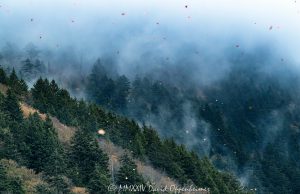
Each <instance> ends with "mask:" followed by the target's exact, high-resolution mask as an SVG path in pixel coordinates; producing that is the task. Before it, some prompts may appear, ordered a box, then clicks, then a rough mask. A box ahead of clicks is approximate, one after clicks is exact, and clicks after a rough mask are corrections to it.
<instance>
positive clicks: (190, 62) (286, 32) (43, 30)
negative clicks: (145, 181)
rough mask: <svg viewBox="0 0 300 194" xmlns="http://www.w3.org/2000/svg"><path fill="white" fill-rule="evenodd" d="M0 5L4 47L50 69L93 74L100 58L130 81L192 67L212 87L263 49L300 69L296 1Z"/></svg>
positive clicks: (75, 0) (28, 0)
mask: <svg viewBox="0 0 300 194" xmlns="http://www.w3.org/2000/svg"><path fill="white" fill-rule="evenodd" d="M0 5H1V8H0V26H1V31H0V38H1V40H2V41H1V42H0V46H1V47H5V45H6V44H7V43H11V44H13V45H15V47H17V48H18V49H16V50H23V49H24V48H26V45H28V44H34V45H35V46H36V47H37V49H38V50H40V53H39V56H40V58H42V59H43V60H44V61H45V62H46V63H49V64H51V65H52V66H54V65H57V66H63V67H66V66H71V67H72V66H74V65H78V64H80V65H81V66H82V67H83V68H90V66H91V65H92V64H93V63H94V61H95V60H96V59H97V58H106V57H109V58H113V59H114V61H115V63H116V64H117V66H118V71H119V73H120V74H125V75H128V76H129V77H134V76H136V74H138V73H143V74H147V73H149V72H153V71H161V72H163V71H164V70H166V69H167V70H168V69H172V68H173V69H176V68H177V67H178V66H179V68H180V69H191V67H193V68H194V71H193V72H192V73H193V74H194V75H192V76H189V77H190V79H192V80H193V81H194V82H198V83H199V82H201V83H202V84H207V83H210V82H211V81H214V80H216V79H219V77H220V76H222V75H224V73H226V72H227V71H228V69H229V68H230V60H231V58H232V56H238V55H240V54H244V53H251V52H255V51H256V50H257V49H258V48H260V47H268V48H269V49H270V50H271V51H272V52H271V53H270V54H272V55H273V56H274V57H275V58H276V60H278V61H279V60H280V59H285V60H286V61H289V62H290V64H293V65H296V66H298V62H299V59H298V56H297V55H298V52H299V50H300V49H299V45H300V44H299V43H300V42H299V41H300V40H298V38H297V35H298V34H299V32H300V26H299V10H300V6H299V5H298V3H297V2H295V1H285V2H283V1H280V0H276V1H271V0H264V1H246V0H245V1H239V2H237V1H234V0H224V1H207V0H201V1H175V2H174V1H170V0H168V1H164V2H163V3H162V2H159V1H157V0H152V1H148V2H140V1H137V0H128V1H126V2H123V1H120V0H113V1H109V2H107V1H96V0H88V1H81V0H67V1H63V2H61V1H58V0H57V1H42V2H41V1H38V0H24V1H16V0H12V1H0ZM212 56H213V57H212ZM230 57H231V58H230ZM186 66H187V68H185V67H186ZM71 69H72V68H71ZM195 70H196V71H195ZM166 72H167V71H166Z"/></svg>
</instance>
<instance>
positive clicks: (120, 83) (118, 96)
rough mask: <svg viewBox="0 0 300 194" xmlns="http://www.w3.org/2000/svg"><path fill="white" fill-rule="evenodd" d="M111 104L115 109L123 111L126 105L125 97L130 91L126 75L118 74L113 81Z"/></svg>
mask: <svg viewBox="0 0 300 194" xmlns="http://www.w3.org/2000/svg"><path fill="white" fill-rule="evenodd" d="M115 87H116V89H115V94H114V96H113V98H114V102H113V106H114V107H115V109H116V110H119V111H124V110H125V109H126V107H127V98H128V95H129V91H130V82H129V80H128V78H127V77H126V76H124V75H123V76H120V77H119V78H118V79H117V80H116V83H115Z"/></svg>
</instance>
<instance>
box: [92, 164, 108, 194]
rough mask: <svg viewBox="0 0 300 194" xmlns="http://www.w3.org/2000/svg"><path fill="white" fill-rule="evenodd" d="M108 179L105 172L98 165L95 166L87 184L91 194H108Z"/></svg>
mask: <svg viewBox="0 0 300 194" xmlns="http://www.w3.org/2000/svg"><path fill="white" fill-rule="evenodd" d="M109 184H110V179H109V177H108V175H107V172H106V171H103V168H102V167H101V166H99V165H96V166H95V170H94V172H93V173H92V174H91V178H90V180H89V183H88V188H89V190H90V193H91V194H108V193H110V192H109V191H108V186H109Z"/></svg>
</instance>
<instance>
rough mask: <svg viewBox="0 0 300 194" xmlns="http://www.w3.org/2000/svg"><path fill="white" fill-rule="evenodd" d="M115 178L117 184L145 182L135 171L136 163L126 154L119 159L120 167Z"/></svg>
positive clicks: (128, 184)
mask: <svg viewBox="0 0 300 194" xmlns="http://www.w3.org/2000/svg"><path fill="white" fill-rule="evenodd" d="M116 178H117V184H118V185H122V186H125V185H127V186H130V185H139V184H145V181H144V179H143V177H142V176H141V175H140V174H138V172H137V166H136V164H135V163H134V162H133V161H132V159H131V158H129V156H128V155H127V154H125V155H124V156H123V157H122V159H121V168H120V170H119V171H118V173H117V177H116Z"/></svg>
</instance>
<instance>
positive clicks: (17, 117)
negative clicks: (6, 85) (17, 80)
mask: <svg viewBox="0 0 300 194" xmlns="http://www.w3.org/2000/svg"><path fill="white" fill-rule="evenodd" d="M3 110H4V111H5V112H6V113H7V114H8V115H9V117H10V118H11V119H12V120H13V121H16V122H19V123H20V122H22V121H23V114H22V111H21V108H20V105H19V102H18V99H17V97H16V95H15V94H14V92H13V91H11V90H10V89H9V90H8V91H7V96H6V98H5V100H4V103H3Z"/></svg>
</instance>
